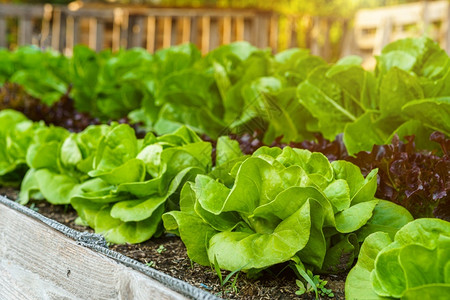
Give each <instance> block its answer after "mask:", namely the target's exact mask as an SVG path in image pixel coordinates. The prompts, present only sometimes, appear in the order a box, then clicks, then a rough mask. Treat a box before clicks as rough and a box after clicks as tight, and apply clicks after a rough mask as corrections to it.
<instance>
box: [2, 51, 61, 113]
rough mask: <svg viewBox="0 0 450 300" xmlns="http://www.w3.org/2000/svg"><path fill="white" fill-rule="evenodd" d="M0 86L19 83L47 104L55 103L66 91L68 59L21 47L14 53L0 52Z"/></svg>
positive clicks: (51, 52)
mask: <svg viewBox="0 0 450 300" xmlns="http://www.w3.org/2000/svg"><path fill="white" fill-rule="evenodd" d="M0 61H1V62H2V63H1V65H2V66H0V87H1V86H2V85H3V84H4V83H5V82H6V81H8V82H12V83H17V84H20V85H22V86H23V87H24V89H25V91H26V92H27V93H28V94H30V95H31V96H33V97H36V98H38V99H40V100H41V101H42V102H44V103H45V104H47V105H52V104H53V103H55V102H57V101H58V100H59V99H61V97H62V96H63V95H65V94H66V93H67V92H68V89H69V82H70V81H69V76H68V73H69V72H68V69H69V59H68V58H67V57H65V56H64V55H62V54H61V53H58V52H56V51H53V50H42V49H40V48H38V47H35V46H23V47H20V48H18V49H17V50H16V51H14V52H7V51H5V50H1V51H0Z"/></svg>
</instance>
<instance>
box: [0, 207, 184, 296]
mask: <svg viewBox="0 0 450 300" xmlns="http://www.w3.org/2000/svg"><path fill="white" fill-rule="evenodd" d="M0 233H1V234H0V274H1V276H0V291H1V292H0V298H1V299H25V300H28V299H30V300H38V299H70V300H72V299H136V300H144V299H162V300H169V299H171V300H185V299H186V297H184V296H183V295H181V294H179V293H177V292H174V291H172V290H171V289H169V288H167V287H166V286H164V285H163V284H161V283H159V282H158V281H156V280H154V279H152V278H150V277H148V276H146V275H144V274H143V273H140V272H138V271H136V270H133V269H131V268H129V267H126V266H125V265H123V264H120V263H117V262H116V261H114V260H112V259H110V258H108V257H106V256H105V255H103V254H100V253H97V252H94V251H92V250H90V249H88V248H85V247H83V246H81V245H78V244H77V242H76V241H74V240H72V239H70V238H68V237H66V236H64V235H63V234H62V233H60V232H57V231H55V230H53V229H52V228H50V227H49V226H47V225H45V224H44V223H41V222H39V221H37V220H35V219H33V218H31V217H28V216H25V215H23V214H21V213H19V212H17V211H15V210H13V209H11V208H9V207H7V206H5V205H3V204H0Z"/></svg>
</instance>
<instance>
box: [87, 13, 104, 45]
mask: <svg viewBox="0 0 450 300" xmlns="http://www.w3.org/2000/svg"><path fill="white" fill-rule="evenodd" d="M104 30H105V24H104V23H103V22H102V21H100V20H98V19H95V18H91V19H90V20H89V47H90V48H91V49H94V50H95V51H101V50H102V49H103V33H104Z"/></svg>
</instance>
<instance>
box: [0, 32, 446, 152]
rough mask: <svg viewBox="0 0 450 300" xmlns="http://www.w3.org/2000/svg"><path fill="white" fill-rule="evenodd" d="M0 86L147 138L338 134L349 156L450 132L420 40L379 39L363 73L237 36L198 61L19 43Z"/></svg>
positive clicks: (442, 80)
mask: <svg viewBox="0 0 450 300" xmlns="http://www.w3.org/2000/svg"><path fill="white" fill-rule="evenodd" d="M0 61H1V63H0V85H2V84H3V83H5V82H11V83H17V84H20V85H22V86H23V87H24V88H25V90H26V91H27V92H28V93H29V94H30V95H32V96H34V97H37V98H39V99H41V100H42V101H43V102H45V103H47V104H49V105H51V104H53V103H55V102H56V101H58V100H59V99H60V98H61V97H62V96H63V95H70V97H71V98H72V99H73V101H74V103H75V107H76V108H77V109H78V110H79V111H81V112H89V113H90V114H91V115H92V116H94V117H98V118H100V119H103V120H109V119H118V118H122V117H124V116H128V117H129V118H130V119H131V120H132V121H133V122H141V123H142V124H144V125H143V126H144V127H145V129H146V130H149V131H153V132H155V133H157V134H158V135H162V134H167V133H171V132H173V131H174V130H176V129H178V128H180V127H182V126H184V125H187V126H189V127H190V128H192V129H193V130H194V131H195V132H197V133H199V134H205V135H207V136H209V137H211V138H213V139H216V138H217V137H219V136H220V135H224V134H227V133H244V132H249V133H252V132H253V131H254V130H259V131H260V132H264V142H265V143H266V144H269V145H270V144H271V143H272V142H273V141H274V140H275V138H277V137H280V136H282V140H283V141H284V142H293V141H294V142H301V141H303V140H306V139H313V138H314V135H313V134H314V133H317V132H319V133H321V134H322V135H323V136H324V137H325V138H327V139H329V140H333V139H334V138H335V136H336V135H337V134H340V133H343V139H344V143H345V146H346V148H347V150H348V152H349V153H350V154H354V153H357V152H359V151H363V150H364V151H369V150H371V149H372V146H373V145H374V144H378V145H382V144H388V143H390V141H391V139H392V137H393V135H394V133H397V134H398V135H399V136H400V137H401V138H403V136H405V135H411V134H414V135H415V136H416V140H415V142H416V144H417V146H418V147H419V148H420V149H430V148H432V147H434V146H433V144H430V143H429V141H428V137H429V136H430V134H431V132H433V131H435V130H438V131H440V132H442V133H444V134H445V135H446V136H449V135H450V127H449V126H450V125H449V122H448V116H449V114H450V85H449V84H446V83H448V82H450V58H449V56H448V55H447V54H446V52H445V51H444V50H443V49H441V48H440V47H439V45H438V44H436V43H435V42H433V41H432V40H430V39H426V38H419V39H405V40H400V41H397V42H394V43H392V44H390V45H388V46H386V47H385V48H384V49H383V51H382V53H381V54H380V56H378V57H377V65H376V69H375V71H374V72H371V71H367V70H365V69H364V68H362V67H361V65H360V64H361V59H360V58H358V57H354V56H350V57H346V58H343V59H341V60H340V61H338V62H337V63H335V64H331V65H330V64H328V63H326V62H325V61H324V60H323V59H321V58H319V57H316V56H313V55H310V54H309V53H308V51H307V50H303V49H290V50H286V51H284V52H281V53H278V54H276V55H273V54H272V53H271V51H270V49H265V50H264V49H258V48H255V47H253V46H251V45H249V44H247V43H244V42H238V43H233V44H230V45H225V46H221V47H219V48H217V49H216V50H214V51H211V52H210V53H208V54H207V55H206V56H204V57H202V56H201V54H200V52H199V50H198V49H197V48H195V46H193V45H190V44H187V45H181V46H175V47H171V48H167V49H163V50H160V51H157V52H156V53H155V54H154V55H152V54H150V53H148V52H146V51H145V50H144V49H131V50H121V51H119V52H117V53H111V52H109V51H104V52H101V53H95V52H94V51H92V50H90V49H88V48H86V47H83V46H78V47H76V48H75V49H74V54H73V57H71V58H67V57H65V56H62V55H60V54H59V53H56V52H52V51H42V50H41V49H38V48H32V47H25V48H20V49H18V50H17V51H15V52H10V51H7V50H0Z"/></svg>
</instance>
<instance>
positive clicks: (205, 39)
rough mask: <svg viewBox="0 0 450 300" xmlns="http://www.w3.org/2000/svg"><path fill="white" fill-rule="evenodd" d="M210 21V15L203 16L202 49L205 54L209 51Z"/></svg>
mask: <svg viewBox="0 0 450 300" xmlns="http://www.w3.org/2000/svg"><path fill="white" fill-rule="evenodd" d="M210 22H211V19H210V17H202V37H201V51H202V53H203V54H206V53H208V51H209V42H210Z"/></svg>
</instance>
